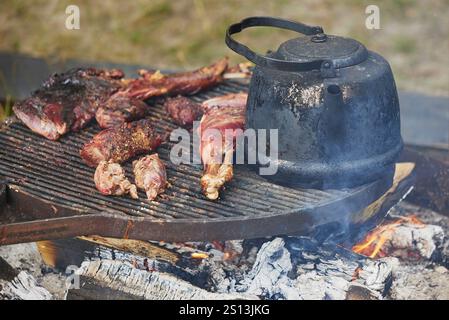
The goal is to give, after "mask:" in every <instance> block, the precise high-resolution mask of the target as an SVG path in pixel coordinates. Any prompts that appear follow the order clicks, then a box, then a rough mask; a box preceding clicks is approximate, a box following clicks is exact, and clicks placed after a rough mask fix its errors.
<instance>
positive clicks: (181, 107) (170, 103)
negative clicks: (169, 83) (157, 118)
mask: <svg viewBox="0 0 449 320" xmlns="http://www.w3.org/2000/svg"><path fill="white" fill-rule="evenodd" d="M165 109H166V110H167V112H168V113H169V114H170V116H171V118H172V119H173V121H174V122H175V123H176V124H178V125H180V126H182V127H186V128H189V127H192V124H193V121H195V120H197V119H198V118H199V117H200V116H201V115H202V114H203V108H202V107H201V105H200V104H198V103H196V102H194V101H192V100H191V99H189V98H186V97H181V96H180V97H176V98H172V99H168V100H167V101H166V102H165Z"/></svg>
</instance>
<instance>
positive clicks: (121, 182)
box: [94, 161, 139, 199]
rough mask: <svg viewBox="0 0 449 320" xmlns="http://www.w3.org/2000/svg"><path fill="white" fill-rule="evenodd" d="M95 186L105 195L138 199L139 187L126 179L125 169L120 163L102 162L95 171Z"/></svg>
mask: <svg viewBox="0 0 449 320" xmlns="http://www.w3.org/2000/svg"><path fill="white" fill-rule="evenodd" d="M94 180H95V186H96V187H97V189H98V191H100V192H101V193H102V194H105V195H112V196H122V195H125V194H130V196H131V197H132V198H134V199H138V198H139V196H138V195H137V187H136V186H135V185H134V184H132V183H131V182H129V180H128V179H127V178H126V177H125V172H124V171H123V168H122V167H121V166H120V165H119V164H118V163H113V162H107V161H101V162H100V164H99V165H98V167H97V170H95V176H94Z"/></svg>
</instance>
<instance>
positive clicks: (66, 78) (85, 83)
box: [13, 68, 123, 140]
mask: <svg viewBox="0 0 449 320" xmlns="http://www.w3.org/2000/svg"><path fill="white" fill-rule="evenodd" d="M122 76H123V73H121V72H120V71H119V70H110V71H108V70H97V69H93V68H89V69H71V70H69V71H67V72H65V73H61V74H54V75H52V76H50V78H49V79H47V80H46V81H45V82H44V83H43V84H42V86H41V88H39V89H38V90H37V91H35V92H34V93H33V94H32V95H31V97H29V98H27V99H25V100H23V101H21V102H18V103H16V104H15V105H14V107H13V110H14V113H15V114H16V115H17V117H18V118H19V119H20V120H22V122H23V123H25V124H26V125H27V126H28V127H29V128H30V129H31V130H32V131H34V132H36V133H38V134H40V135H43V136H44V137H46V138H47V139H50V140H57V139H58V138H59V137H60V136H61V135H63V134H65V133H67V132H68V131H70V130H73V131H77V130H80V129H82V128H83V127H84V126H85V125H86V124H87V123H88V122H89V121H90V120H91V119H92V118H93V117H94V116H95V112H96V110H97V108H98V107H99V105H100V104H102V103H104V102H105V101H106V100H107V99H108V98H109V97H110V96H111V94H112V93H114V92H115V91H117V90H118V89H119V88H120V87H121V84H120V81H119V80H118V79H119V78H120V77H122Z"/></svg>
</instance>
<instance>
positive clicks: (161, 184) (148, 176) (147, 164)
mask: <svg viewBox="0 0 449 320" xmlns="http://www.w3.org/2000/svg"><path fill="white" fill-rule="evenodd" d="M133 168H134V177H135V181H136V185H137V187H138V188H139V189H143V190H145V192H146V194H147V197H148V199H149V200H154V199H156V197H157V195H158V194H161V193H162V192H164V191H165V187H166V186H167V173H166V170H165V165H164V163H163V162H162V161H161V160H160V159H159V156H158V155H157V154H152V155H149V156H145V157H143V158H141V159H139V160H136V161H134V162H133Z"/></svg>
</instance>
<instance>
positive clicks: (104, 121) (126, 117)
mask: <svg viewBox="0 0 449 320" xmlns="http://www.w3.org/2000/svg"><path fill="white" fill-rule="evenodd" d="M147 109H148V106H147V105H146V103H145V102H143V101H141V100H137V99H133V98H128V97H126V96H124V95H121V94H115V95H113V96H112V97H111V98H109V100H108V101H106V102H105V103H104V105H102V106H100V107H99V108H98V110H97V112H96V114H95V119H96V120H97V122H98V124H99V125H100V127H101V128H103V129H106V128H111V127H115V126H117V125H120V124H122V123H124V122H129V121H133V120H138V119H141V118H143V117H145V115H146V112H147Z"/></svg>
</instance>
